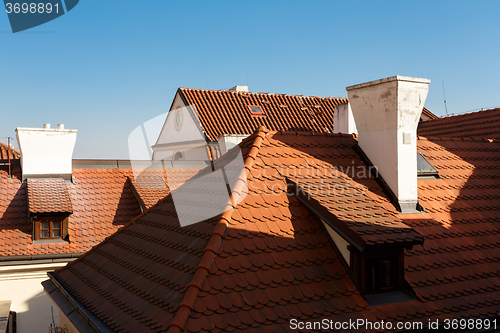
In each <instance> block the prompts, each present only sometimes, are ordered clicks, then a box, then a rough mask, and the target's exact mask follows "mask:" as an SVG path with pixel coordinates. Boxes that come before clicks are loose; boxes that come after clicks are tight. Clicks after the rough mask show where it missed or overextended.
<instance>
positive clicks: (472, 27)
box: [0, 0, 500, 159]
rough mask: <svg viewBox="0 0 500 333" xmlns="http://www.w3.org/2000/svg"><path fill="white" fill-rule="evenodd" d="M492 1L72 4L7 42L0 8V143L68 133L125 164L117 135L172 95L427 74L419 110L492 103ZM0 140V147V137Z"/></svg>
mask: <svg viewBox="0 0 500 333" xmlns="http://www.w3.org/2000/svg"><path fill="white" fill-rule="evenodd" d="M499 12H500V2H499V1H482V2H474V3H473V2H458V1H446V2H445V1H442V2H441V1H439V2H438V1H412V2H409V1H391V2H389V1H387V2H379V1H342V2H340V1H338V2H337V1H308V2H305V1H300V2H299V1H290V0H289V1H245V2H243V1H165V0H147V1H128V0H127V1H125V0H121V1H118V0H106V1H103V0H82V1H80V3H79V4H78V5H77V6H76V7H75V8H74V9H73V10H72V11H71V12H69V13H67V14H65V15H63V16H61V17H60V18H58V19H56V20H54V21H51V22H48V23H46V24H44V25H41V26H39V27H36V28H33V29H30V30H27V31H25V32H19V33H16V34H13V33H12V32H11V30H10V25H9V21H8V17H7V14H0V72H1V76H0V115H1V120H0V136H11V137H15V128H16V127H42V125H43V123H51V124H52V125H53V126H55V125H56V124H58V123H64V124H65V127H66V128H75V129H78V130H79V132H78V139H77V143H76V147H75V153H74V157H75V158H124V159H125V158H128V151H127V137H128V135H129V134H130V132H131V131H132V130H133V129H134V128H135V127H137V126H139V125H140V124H141V123H143V122H145V121H147V120H149V119H151V118H153V117H156V116H158V115H160V114H163V113H165V112H167V111H168V109H169V107H170V104H171V102H172V99H173V97H174V95H175V92H176V89H177V88H178V87H191V88H203V89H208V88H209V89H227V88H230V87H232V86H234V85H236V84H245V85H248V86H249V89H250V91H252V92H261V91H265V92H272V93H286V94H301V95H317V96H342V97H346V96H347V93H346V91H345V87H346V86H349V85H353V84H357V83H361V82H366V81H371V80H375V79H379V78H383V77H388V76H392V75H407V76H416V77H424V78H429V79H431V85H430V90H429V95H428V98H427V101H426V107H427V108H428V109H430V110H431V111H433V112H434V113H435V114H437V115H440V116H441V115H444V114H445V110H444V104H443V88H442V81H443V80H444V81H445V88H446V98H447V102H448V112H450V113H452V112H453V113H462V112H465V111H470V110H475V109H480V108H488V107H495V106H500V96H499V95H498V92H499V91H500V80H499V78H498V77H499V73H500V63H499V61H498V58H499V56H498V54H500V50H499V48H500V43H499V40H500V38H499V37H500V26H499V25H498V13H499ZM0 141H5V139H0Z"/></svg>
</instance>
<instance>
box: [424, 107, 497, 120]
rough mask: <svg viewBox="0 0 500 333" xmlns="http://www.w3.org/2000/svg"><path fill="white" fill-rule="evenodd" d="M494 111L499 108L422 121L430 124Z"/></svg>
mask: <svg viewBox="0 0 500 333" xmlns="http://www.w3.org/2000/svg"><path fill="white" fill-rule="evenodd" d="M496 110H500V107H498V108H491V109H486V110H479V111H466V112H464V113H460V114H451V116H444V117H438V118H436V119H429V120H426V121H424V123H431V122H435V121H437V120H443V119H453V118H457V117H463V116H469V115H475V114H479V113H482V112H491V111H496Z"/></svg>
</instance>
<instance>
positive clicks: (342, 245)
mask: <svg viewBox="0 0 500 333" xmlns="http://www.w3.org/2000/svg"><path fill="white" fill-rule="evenodd" d="M321 222H323V225H324V226H325V228H326V230H327V231H328V233H329V234H330V236H331V237H332V239H333V241H334V243H335V245H337V248H338V249H339V251H340V253H341V254H342V257H344V260H345V261H346V262H347V265H349V266H350V265H351V251H349V249H348V248H347V246H348V245H349V243H348V242H347V241H346V240H345V239H344V238H342V236H340V235H339V234H338V233H337V232H336V231H335V230H333V229H332V228H331V227H330V226H329V225H328V224H327V223H325V221H323V220H321Z"/></svg>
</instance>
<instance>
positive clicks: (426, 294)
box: [401, 138, 500, 318]
mask: <svg viewBox="0 0 500 333" xmlns="http://www.w3.org/2000/svg"><path fill="white" fill-rule="evenodd" d="M418 149H419V151H420V152H422V153H423V154H424V155H425V156H426V157H427V158H428V159H429V161H430V162H431V163H432V164H433V165H434V166H435V167H436V168H437V169H438V170H439V176H440V177H441V179H440V180H422V181H419V187H418V191H419V192H418V193H419V202H420V204H421V205H422V207H423V208H424V209H425V212H426V213H424V214H408V215H403V217H404V218H403V221H404V223H405V224H407V225H408V226H410V227H412V228H413V229H415V230H416V231H418V232H419V233H420V234H422V235H424V237H425V243H424V245H423V246H415V247H414V248H413V249H412V250H411V251H407V253H406V261H405V264H406V280H407V281H408V282H409V283H410V285H411V286H412V287H413V289H414V290H415V292H416V294H417V297H418V299H419V300H421V301H422V302H425V303H427V304H429V305H431V306H432V307H430V308H429V309H428V311H432V313H433V314H434V315H438V313H439V312H441V313H443V314H446V315H449V316H451V315H453V316H454V317H456V318H460V317H461V318H466V317H468V316H472V317H488V316H493V315H496V314H498V312H499V311H500V279H499V278H498V277H499V274H500V238H499V237H498V235H499V233H500V220H499V218H498V217H499V216H500V187H499V186H498V179H499V178H500V168H499V162H500V144H499V142H490V141H489V140H476V141H472V139H463V140H461V139H458V140H457V139H454V140H451V139H439V138H428V139H425V138H420V139H419V140H418ZM401 309H402V310H404V311H406V312H409V311H410V310H409V309H407V308H406V306H405V304H404V303H403V304H401Z"/></svg>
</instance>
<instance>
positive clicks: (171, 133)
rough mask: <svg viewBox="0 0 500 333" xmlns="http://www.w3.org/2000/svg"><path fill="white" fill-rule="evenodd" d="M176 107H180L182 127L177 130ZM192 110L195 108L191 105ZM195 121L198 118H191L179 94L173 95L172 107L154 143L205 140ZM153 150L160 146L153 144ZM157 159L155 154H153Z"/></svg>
mask: <svg viewBox="0 0 500 333" xmlns="http://www.w3.org/2000/svg"><path fill="white" fill-rule="evenodd" d="M178 107H181V110H182V127H181V129H180V130H179V131H178V130H177V129H176V128H175V119H174V118H175V110H177V108H178ZM192 109H193V110H194V111H196V110H195V108H194V106H192ZM196 123H199V119H193V118H192V117H191V116H190V113H189V112H188V110H187V108H186V106H185V105H184V103H183V102H182V99H181V98H180V96H179V94H177V95H176V96H175V99H174V103H173V104H172V108H171V109H170V111H169V112H168V115H167V119H166V120H165V124H164V125H163V128H162V130H161V132H160V135H159V136H158V140H157V141H156V145H160V144H166V143H177V142H186V141H196V140H205V137H204V135H203V133H201V132H200V130H199V128H198V126H197V125H196ZM200 126H201V125H200ZM153 150H154V151H155V155H156V151H157V150H161V148H159V147H158V148H156V147H155V146H153ZM154 158H155V159H157V157H156V156H154Z"/></svg>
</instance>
